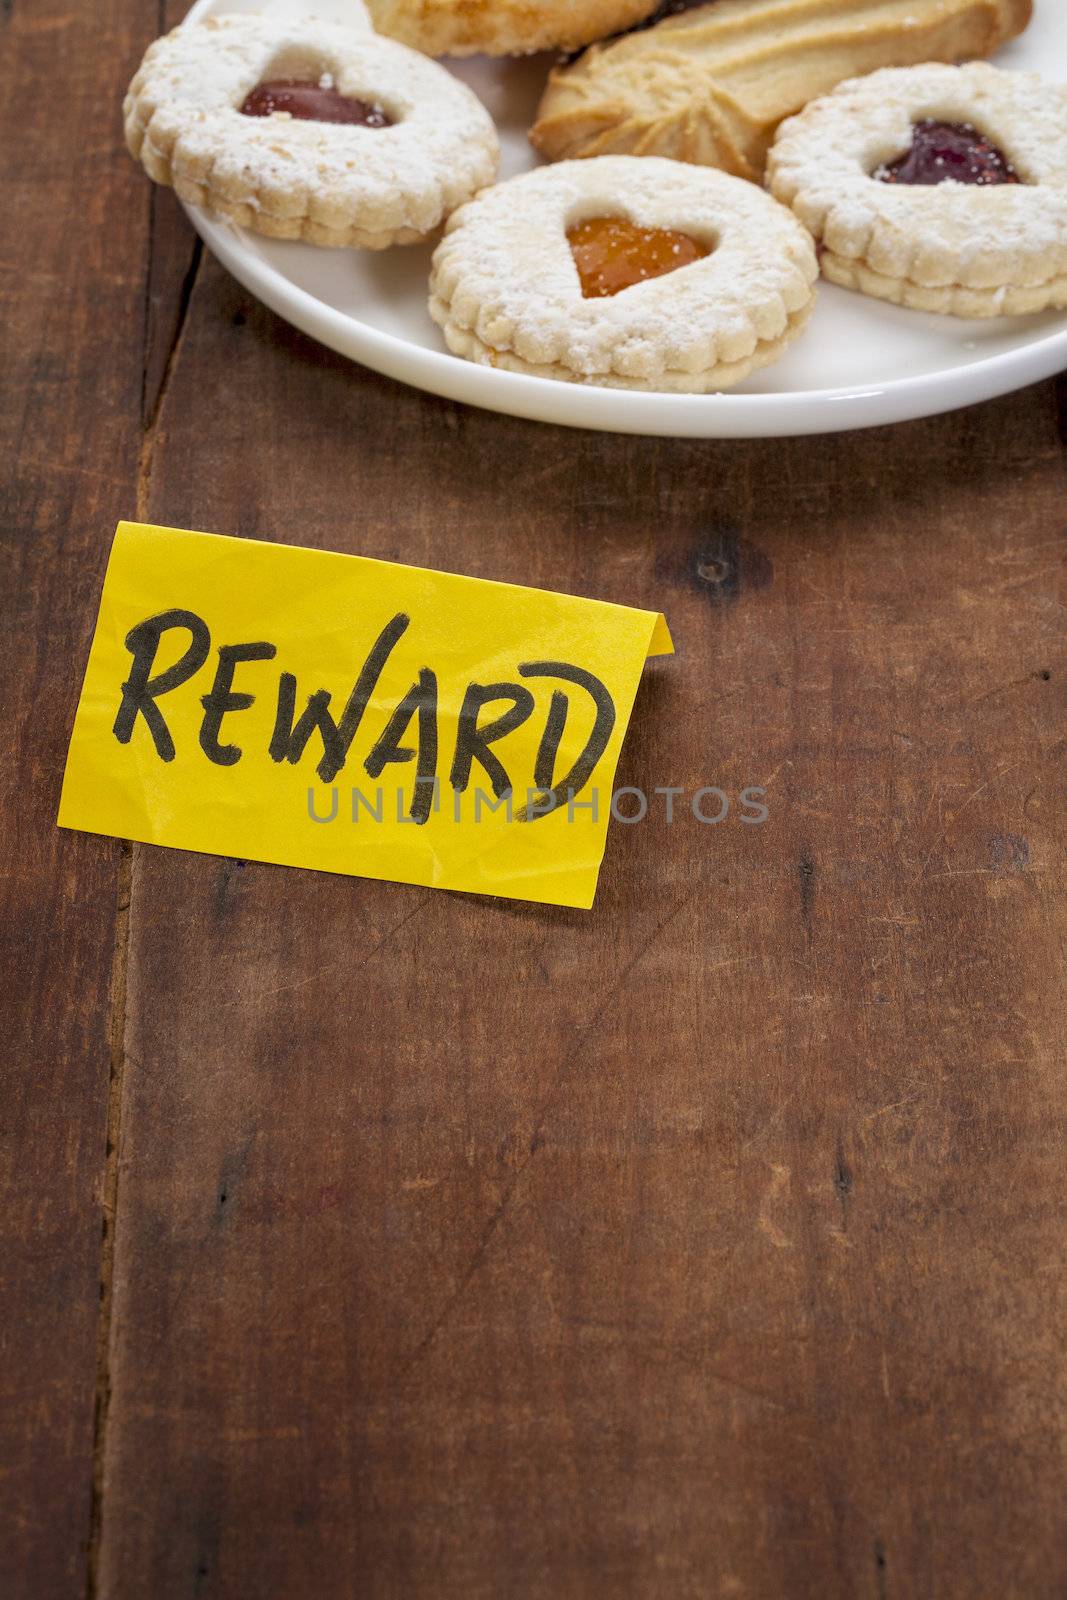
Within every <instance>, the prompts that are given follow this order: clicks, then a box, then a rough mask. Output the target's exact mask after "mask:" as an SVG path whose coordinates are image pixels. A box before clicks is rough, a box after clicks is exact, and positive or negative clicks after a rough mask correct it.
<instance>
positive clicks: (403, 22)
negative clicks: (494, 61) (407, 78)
mask: <svg viewBox="0 0 1067 1600" xmlns="http://www.w3.org/2000/svg"><path fill="white" fill-rule="evenodd" d="M657 3H658V0H368V4H369V6H370V9H371V13H372V15H373V18H374V25H375V27H376V28H378V29H379V30H380V31H381V32H382V33H386V34H389V35H390V37H391V38H393V39H399V40H400V41H401V43H403V44H408V45H412V46H414V48H415V49H416V50H424V51H425V52H426V54H427V55H430V56H469V55H487V56H518V55H527V54H529V53H530V52H531V51H534V50H577V49H578V48H579V47H580V46H581V45H584V44H588V43H589V42H590V40H592V39H603V38H604V37H605V35H606V34H609V33H618V32H619V31H620V30H621V29H624V28H629V27H632V26H633V24H634V23H637V22H641V21H642V20H643V19H644V18H645V17H648V16H650V15H651V14H652V13H653V12H654V11H655V10H656V7H657Z"/></svg>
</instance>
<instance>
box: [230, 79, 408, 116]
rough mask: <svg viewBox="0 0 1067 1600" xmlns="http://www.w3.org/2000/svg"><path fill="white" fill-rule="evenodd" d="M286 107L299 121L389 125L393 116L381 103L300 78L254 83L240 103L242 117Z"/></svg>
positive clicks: (265, 114)
mask: <svg viewBox="0 0 1067 1600" xmlns="http://www.w3.org/2000/svg"><path fill="white" fill-rule="evenodd" d="M275 111H287V112H288V113H289V115H290V116H291V117H296V118H297V119H298V120H299V121H300V122H345V123H355V124H358V125H359V126H360V127H363V128H391V127H392V126H393V119H392V117H391V116H390V115H389V113H388V112H387V111H383V110H382V108H381V106H379V105H375V104H373V103H372V102H371V101H368V100H356V99H353V98H350V97H349V96H348V95H343V94H340V93H339V92H338V91H337V90H336V89H335V88H333V86H332V85H330V84H328V83H327V84H324V83H322V82H319V83H314V82H311V81H307V80H304V79H302V78H275V79H273V80H272V81H271V82H270V83H257V84H256V87H255V88H254V89H253V90H252V93H251V94H250V95H249V96H248V97H247V98H246V100H245V102H244V104H243V105H242V107H241V115H242V116H243V117H269V116H272V115H273V113H274V112H275Z"/></svg>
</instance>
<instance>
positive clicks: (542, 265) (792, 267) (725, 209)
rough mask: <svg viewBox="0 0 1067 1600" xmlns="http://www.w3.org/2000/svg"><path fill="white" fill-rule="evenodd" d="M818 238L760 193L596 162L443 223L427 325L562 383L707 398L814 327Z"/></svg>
mask: <svg viewBox="0 0 1067 1600" xmlns="http://www.w3.org/2000/svg"><path fill="white" fill-rule="evenodd" d="M818 275H819V269H818V264H817V262H816V259H815V247H814V245H813V244H812V241H811V235H810V234H809V233H808V232H807V230H806V229H805V228H803V227H801V225H800V223H799V222H797V220H796V218H795V217H793V216H792V215H791V213H790V212H789V211H788V210H787V208H786V207H785V206H781V205H779V204H778V202H777V201H776V200H772V199H771V197H770V195H769V194H766V193H765V192H764V191H763V190H762V189H758V188H757V187H756V186H755V185H754V184H751V183H743V182H742V181H741V180H740V179H739V178H731V177H728V176H727V175H726V173H724V172H713V171H710V170H708V169H707V168H702V167H693V166H687V165H684V164H683V163H681V162H677V161H664V160H659V159H655V158H653V159H651V160H644V161H638V160H635V159H634V158H633V157H631V156H602V157H600V158H599V159H597V160H595V161H563V162H559V163H558V164H557V165H555V166H551V167H539V168H537V169H536V170H535V171H533V172H527V173H524V174H523V175H522V176H521V177H518V178H512V179H511V180H510V181H509V182H507V183H501V184H497V185H496V187H495V188H492V189H485V190H483V192H482V193H481V194H480V195H478V196H477V198H476V199H474V200H472V201H470V202H469V203H468V204H467V205H465V206H461V207H460V209H459V210H458V211H457V212H456V213H455V214H454V215H453V216H452V217H451V218H450V220H449V223H448V226H447V228H446V230H445V235H444V238H443V239H442V240H441V243H440V244H439V245H438V247H437V250H436V252H435V254H434V259H433V270H432V274H431V279H430V313H431V315H432V316H433V319H434V321H435V322H436V323H438V325H439V326H440V327H441V328H442V329H443V330H444V335H445V340H446V342H447V344H448V347H449V349H450V350H452V351H453V352H454V353H455V354H456V355H460V356H465V357H466V358H467V360H469V361H476V362H480V363H481V364H483V365H485V366H492V367H500V368H504V369H506V370H508V371H511V372H523V373H528V374H532V375H534V376H536V377H543V378H560V379H564V380H566V381H568V382H571V383H588V384H599V385H603V386H606V387H609V388H622V389H654V390H675V391H681V392H689V393H707V392H709V391H713V390H718V389H726V388H729V387H730V386H731V385H733V384H736V383H740V382H741V380H742V379H743V378H746V377H747V376H748V374H749V373H750V372H754V371H756V369H757V368H759V367H764V366H767V365H768V363H769V362H771V361H775V360H777V358H778V357H779V356H780V355H782V354H784V352H785V350H786V348H787V347H788V345H789V344H790V343H791V342H792V341H793V339H794V338H795V337H796V336H797V334H798V333H799V332H800V331H801V329H802V328H803V327H804V324H805V323H806V321H807V319H808V316H809V315H810V312H811V309H812V306H813V304H814V298H815V282H816V279H817V278H818Z"/></svg>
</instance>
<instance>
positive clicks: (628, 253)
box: [567, 217, 711, 300]
mask: <svg viewBox="0 0 1067 1600" xmlns="http://www.w3.org/2000/svg"><path fill="white" fill-rule="evenodd" d="M567 243H568V244H569V245H570V247H571V254H572V255H573V257H574V265H575V266H576V267H577V268H578V277H579V280H580V282H581V285H582V295H583V297H584V298H585V299H586V300H600V299H603V298H604V297H605V296H607V295H612V294H621V293H622V291H623V289H632V288H633V286H634V284H635V283H644V282H645V281H646V280H647V279H649V278H662V277H663V276H664V275H665V274H666V273H668V272H676V271H677V270H678V268H679V267H688V266H691V265H692V263H693V262H694V261H701V260H703V258H704V257H705V256H706V255H709V254H710V253H711V252H710V251H709V249H708V247H707V245H703V244H699V243H698V242H697V240H696V239H691V238H690V237H689V235H688V234H687V233H676V232H675V231H674V230H673V229H672V228H639V227H638V226H637V225H636V223H633V222H630V221H628V220H627V218H626V217H590V218H589V220H588V221H587V222H579V223H578V224H577V225H576V226H575V227H573V228H571V229H569V230H568V233H567Z"/></svg>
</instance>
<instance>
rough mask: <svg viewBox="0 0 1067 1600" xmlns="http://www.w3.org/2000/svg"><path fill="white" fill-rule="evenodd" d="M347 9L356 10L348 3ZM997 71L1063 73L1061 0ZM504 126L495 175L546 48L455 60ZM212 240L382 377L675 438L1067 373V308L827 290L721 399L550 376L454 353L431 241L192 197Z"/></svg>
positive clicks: (519, 158)
mask: <svg viewBox="0 0 1067 1600" xmlns="http://www.w3.org/2000/svg"><path fill="white" fill-rule="evenodd" d="M298 9H302V10H307V11H313V12H314V14H315V15H317V16H320V17H321V16H324V15H339V16H343V15H344V12H345V5H344V0H317V3H314V0H197V3H196V4H195V5H194V6H193V8H192V10H191V11H190V13H189V17H190V19H195V18H199V17H205V16H209V15H212V14H220V13H222V12H229V11H265V12H273V11H283V10H285V11H293V10H298ZM349 14H351V13H349ZM998 60H999V61H1000V62H1001V63H1002V64H1003V65H1004V66H1010V67H1025V68H1030V69H1034V70H1040V71H1043V72H1044V73H1045V74H1046V76H1050V77H1054V78H1058V79H1060V80H1064V79H1067V5H1064V4H1063V3H1062V0H1038V4H1037V17H1036V19H1035V21H1034V22H1033V24H1032V25H1031V27H1030V29H1029V31H1028V32H1027V33H1026V35H1025V36H1024V37H1023V38H1022V39H1021V40H1019V41H1017V42H1016V43H1015V44H1013V45H1012V46H1010V47H1009V48H1008V49H1007V50H1005V51H1004V52H1003V53H1002V55H1001V56H1000V57H999V58H998ZM451 65H452V66H453V67H454V70H455V71H456V72H457V73H458V74H459V75H460V76H462V77H463V78H464V80H465V81H466V82H467V83H469V84H470V85H471V86H472V87H473V88H474V89H475V90H476V91H477V93H478V94H479V95H480V96H481V98H482V99H483V100H484V101H485V104H486V105H487V106H488V108H489V110H490V111H491V113H492V115H493V116H494V117H495V119H496V122H497V125H498V127H499V129H500V134H501V142H502V145H503V151H504V162H503V175H504V176H505V177H508V176H511V175H512V174H513V173H517V172H522V171H524V170H525V169H526V168H528V167H531V166H533V165H534V164H535V158H534V156H533V153H532V151H531V149H530V147H529V145H528V143H527V141H526V129H527V127H528V126H529V124H530V122H531V121H532V118H533V111H534V107H535V106H536V104H537V101H538V98H539V96H540V92H541V86H542V85H543V83H544V78H545V72H546V65H547V63H546V59H545V58H544V57H541V58H535V59H532V60H526V61H517V62H492V61H486V60H477V61H472V62H460V63H451ZM187 210H188V212H189V215H190V217H191V218H192V221H193V224H194V226H195V227H196V229H197V230H198V232H199V233H200V235H201V237H202V238H203V240H204V242H205V243H206V244H207V246H208V248H209V249H210V250H212V251H213V253H214V254H215V255H216V256H217V257H218V259H219V260H220V261H221V262H222V263H223V265H224V266H225V267H226V268H228V270H229V271H230V272H232V273H233V275H234V277H235V278H237V279H238V280H239V281H240V282H241V283H243V284H244V286H245V288H247V289H249V290H250V291H251V292H252V293H253V294H254V295H256V296H257V298H258V299H260V300H262V301H264V302H265V303H266V304H267V305H268V306H270V307H271V309H272V310H273V311H276V312H277V313H278V315H279V316H281V317H284V318H285V319H286V321H288V322H291V323H293V324H294V325H295V326H296V327H298V328H300V329H301V330H302V331H303V332H304V333H307V334H310V335H311V337H312V338H314V339H318V340H320V341H321V343H323V344H325V345H329V347H330V348H331V349H333V350H337V351H340V353H341V354H342V355H345V356H350V357H351V358H352V359H353V360H355V361H361V362H362V363H363V364H364V366H368V367H373V368H374V369H375V370H376V371H378V372H384V373H386V374H387V375H388V376H389V377H391V378H399V379H401V380H402V381H403V382H404V383H411V384H415V385H416V386H417V387H418V388H420V389H428V390H429V391H430V392H431V393H432V394H440V395H445V396H447V397H448V398H449V399H452V400H464V401H466V402H467V403H468V404H470V405H475V406H483V407H485V408H486V409H487V410H491V411H502V412H506V413H508V414H509V415H511V416H518V417H531V418H534V419H535V420H536V421H539V422H555V423H563V424H566V425H567V426H570V427H578V428H602V429H607V430H609V431H611V432H615V433H645V434H669V435H675V436H678V437H686V438H707V439H731V438H760V437H763V438H769V437H774V436H782V435H792V434H803V433H834V432H838V431H841V430H844V429H847V428H866V427H872V426H874V425H875V424H878V423H884V422H901V421H906V420H908V419H910V418H914V417H926V416H933V415H934V414H935V413H937V412H940V411H951V410H954V409H955V408H956V407H958V406H966V405H972V404H974V403H975V402H976V401H979V400H988V399H991V398H992V397H993V396H994V395H1000V394H1007V393H1008V392H1009V391H1010V390H1012V389H1019V388H1022V387H1023V386H1024V385H1025V384H1028V383H1035V382H1037V381H1038V379H1041V378H1047V377H1049V376H1050V375H1051V374H1052V373H1054V372H1059V371H1060V370H1061V369H1062V368H1064V367H1067V316H1064V315H1063V314H1059V313H1057V314H1049V315H1046V316H1041V317H1016V318H1004V319H1000V320H997V321H991V322H961V321H958V320H957V319H955V318H952V317H936V316H929V315H927V314H925V313H921V312H916V311H902V310H900V309H898V308H897V307H896V306H887V305H882V304H880V303H879V302H878V301H875V300H868V299H866V298H864V297H863V296H862V295H855V294H850V293H848V291H847V290H843V289H836V288H833V287H832V286H830V285H823V287H822V290H821V293H820V297H819V304H818V306H817V308H816V311H815V314H814V316H813V318H812V321H811V323H810V325H809V328H808V330H807V332H806V333H805V334H804V336H803V337H802V338H801V339H800V340H799V341H798V343H797V344H796V345H795V346H794V347H793V348H792V350H790V352H789V353H788V355H786V356H785V357H784V359H783V360H781V361H780V362H778V363H777V364H776V365H775V366H773V367H770V368H768V369H767V370H766V371H764V372H760V373H757V374H756V375H755V376H754V377H752V378H749V379H748V380H747V382H745V383H744V384H742V385H741V386H740V387H739V388H738V389H735V390H732V391H731V392H730V393H729V394H721V395H673V394H671V395H668V394H642V393H636V392H630V391H628V390H617V389H597V388H592V387H584V386H581V385H578V384H568V383H553V382H552V381H550V380H549V379H546V378H532V377H524V376H522V375H521V374H519V373H513V372H498V371H495V370H494V369H493V368H491V367H479V366H475V365H473V364H472V363H471V362H467V361H461V360H460V359H459V358H458V357H457V356H453V355H450V354H449V353H448V351H447V350H446V349H445V346H444V343H443V341H442V339H441V335H440V332H439V331H438V329H437V328H436V327H435V326H434V324H433V322H432V321H431V319H430V315H429V312H428V310H427V309H426V284H427V278H428V274H429V264H430V255H431V250H430V247H428V246H426V247H414V248H407V249H396V250H387V251H385V252H382V253H380V254H378V253H373V252H361V251H347V250H344V251H342V250H316V249H315V248H313V247H312V246H311V245H302V244H285V243H280V242H277V241H274V240H270V239H262V238H260V237H258V236H257V235H256V234H253V233H246V232H244V231H242V230H241V229H239V228H235V227H233V226H232V225H230V224H229V223H224V222H219V221H216V220H214V219H212V218H210V217H208V216H206V215H205V214H204V213H203V212H201V211H198V210H197V209H196V208H195V207H187Z"/></svg>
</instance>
